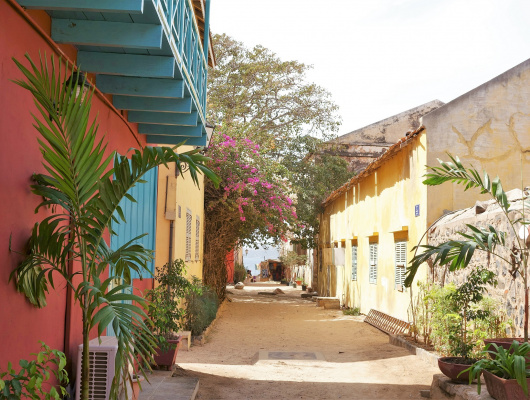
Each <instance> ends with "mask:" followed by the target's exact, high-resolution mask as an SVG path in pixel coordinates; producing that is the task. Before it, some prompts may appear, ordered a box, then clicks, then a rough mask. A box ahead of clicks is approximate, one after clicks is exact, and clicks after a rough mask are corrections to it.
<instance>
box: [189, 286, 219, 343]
mask: <svg viewBox="0 0 530 400" xmlns="http://www.w3.org/2000/svg"><path fill="white" fill-rule="evenodd" d="M193 285H194V286H196V287H198V288H199V290H198V291H194V292H189V293H188V294H187V295H186V311H185V315H184V321H185V322H184V323H185V326H186V330H188V331H191V334H192V335H194V336H197V335H200V334H201V333H202V332H204V330H205V329H206V328H207V327H208V326H209V325H210V324H211V323H212V321H213V320H214V319H215V316H216V315H217V309H218V308H219V298H218V297H217V294H216V293H215V290H213V289H211V288H210V287H209V286H206V285H204V284H203V283H202V282H201V280H200V279H198V278H196V277H193Z"/></svg>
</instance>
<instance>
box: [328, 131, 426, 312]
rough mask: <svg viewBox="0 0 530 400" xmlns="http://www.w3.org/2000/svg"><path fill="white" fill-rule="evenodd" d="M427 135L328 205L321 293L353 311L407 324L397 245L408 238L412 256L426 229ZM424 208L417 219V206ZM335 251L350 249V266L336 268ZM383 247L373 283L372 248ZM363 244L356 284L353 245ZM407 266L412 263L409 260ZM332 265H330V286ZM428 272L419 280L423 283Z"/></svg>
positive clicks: (406, 299)
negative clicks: (371, 245)
mask: <svg viewBox="0 0 530 400" xmlns="http://www.w3.org/2000/svg"><path fill="white" fill-rule="evenodd" d="M425 140H426V138H425V135H424V134H420V135H418V136H417V137H415V138H413V139H412V140H411V143H410V144H408V145H407V146H405V147H404V148H403V149H402V150H401V151H400V152H399V153H398V154H396V155H395V156H394V157H393V158H391V159H389V160H387V161H386V162H385V163H384V164H383V165H382V166H381V167H380V168H378V169H377V170H376V171H374V172H373V173H372V174H371V175H369V176H367V177H365V178H363V179H362V180H361V181H360V182H358V183H357V184H355V185H354V187H352V188H350V189H349V190H348V191H347V193H343V194H342V196H340V197H338V198H337V199H335V201H333V202H332V203H331V204H329V205H328V206H327V207H326V208H325V210H324V213H323V214H322V216H321V231H320V237H321V239H320V240H321V245H322V246H323V247H324V249H323V266H322V270H321V271H320V270H319V278H318V282H319V293H321V294H322V295H326V294H327V292H328V289H329V294H330V295H331V296H337V297H339V298H340V299H341V301H343V303H344V304H345V305H347V306H349V307H360V308H361V312H363V313H368V311H369V310H370V309H372V308H374V309H377V310H380V311H383V312H385V313H388V314H390V315H392V316H394V317H397V318H401V319H405V320H407V319H408V317H407V309H408V307H409V303H410V293H409V292H408V291H404V292H400V291H398V290H396V289H395V287H394V281H395V241H396V240H399V239H403V238H405V239H408V254H407V258H408V259H409V258H410V250H411V249H412V247H413V246H415V245H416V244H417V243H418V241H419V239H420V237H421V236H422V235H423V233H424V231H425V229H426V199H427V191H426V187H425V186H424V185H423V184H422V183H421V181H422V176H423V174H424V173H425V164H426V151H425ZM417 204H418V205H419V206H420V216H419V217H415V212H414V206H415V205H417ZM328 241H329V242H330V243H331V246H332V247H333V246H336V247H342V246H344V247H345V263H344V264H345V265H343V266H333V265H332V258H331V257H332V255H331V251H332V249H331V248H325V247H326V242H328ZM370 241H375V242H377V243H378V246H379V247H378V268H377V283H376V284H371V283H369V243H370ZM352 242H353V243H355V242H356V243H357V245H358V254H357V280H356V281H352V280H351V266H352V260H351V246H352ZM407 261H408V260H407ZM328 266H331V268H330V271H329V275H330V277H331V280H330V282H329V283H328V271H327V268H328ZM425 274H426V271H420V273H419V275H418V278H420V279H424V278H425V276H426V275H425Z"/></svg>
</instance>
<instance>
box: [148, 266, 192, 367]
mask: <svg viewBox="0 0 530 400" xmlns="http://www.w3.org/2000/svg"><path fill="white" fill-rule="evenodd" d="M185 274H186V264H185V263H184V261H183V260H181V259H178V260H175V261H173V262H169V263H167V264H165V265H164V266H163V267H161V268H157V269H156V282H157V283H158V286H157V287H155V288H154V289H152V290H148V291H147V292H146V298H147V300H149V303H148V306H147V314H148V315H149V318H150V319H151V321H152V323H153V334H154V336H155V338H156V342H157V346H158V348H157V349H156V354H155V355H154V359H155V362H156V364H157V365H158V366H159V367H166V368H170V367H171V366H173V364H175V359H176V357H177V352H178V348H179V344H180V340H181V337H180V336H177V334H176V333H177V332H178V331H179V330H180V328H181V320H182V318H183V317H184V315H185V309H184V308H183V307H181V304H180V303H181V301H182V299H183V298H184V297H185V296H186V294H188V292H190V291H195V290H197V289H196V287H195V286H194V285H193V284H192V283H191V282H190V281H188V280H187V279H186V277H185V276H184V275H185Z"/></svg>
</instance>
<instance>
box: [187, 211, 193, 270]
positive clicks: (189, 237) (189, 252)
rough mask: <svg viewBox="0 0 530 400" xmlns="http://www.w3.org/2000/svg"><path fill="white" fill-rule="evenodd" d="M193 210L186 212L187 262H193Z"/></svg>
mask: <svg viewBox="0 0 530 400" xmlns="http://www.w3.org/2000/svg"><path fill="white" fill-rule="evenodd" d="M191 221H192V216H191V210H190V209H189V208H188V209H187V210H186V261H190V260H191Z"/></svg>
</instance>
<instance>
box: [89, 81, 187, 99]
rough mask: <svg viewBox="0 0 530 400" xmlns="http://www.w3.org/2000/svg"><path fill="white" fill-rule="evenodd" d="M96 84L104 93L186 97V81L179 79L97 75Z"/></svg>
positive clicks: (170, 97) (171, 97) (172, 97)
mask: <svg viewBox="0 0 530 400" xmlns="http://www.w3.org/2000/svg"><path fill="white" fill-rule="evenodd" d="M96 85H97V87H98V88H99V90H101V91H102V92H103V93H109V94H117V95H125V96H144V97H161V98H168V99H182V98H183V97H184V81H182V80H177V79H156V78H136V77H128V76H114V75H97V77H96Z"/></svg>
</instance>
